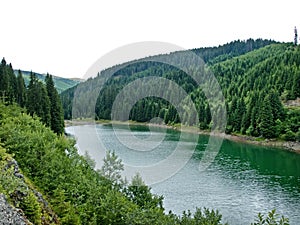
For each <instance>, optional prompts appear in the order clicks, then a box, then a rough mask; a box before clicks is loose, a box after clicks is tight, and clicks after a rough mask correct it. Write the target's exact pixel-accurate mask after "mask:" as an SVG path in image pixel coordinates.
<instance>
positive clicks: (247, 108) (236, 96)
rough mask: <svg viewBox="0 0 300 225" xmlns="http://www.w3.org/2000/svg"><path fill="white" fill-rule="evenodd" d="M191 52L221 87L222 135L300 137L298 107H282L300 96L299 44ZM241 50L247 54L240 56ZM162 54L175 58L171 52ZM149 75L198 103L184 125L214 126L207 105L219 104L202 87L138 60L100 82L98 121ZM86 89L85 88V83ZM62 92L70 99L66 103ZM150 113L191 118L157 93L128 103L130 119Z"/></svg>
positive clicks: (168, 119)
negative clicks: (224, 116)
mask: <svg viewBox="0 0 300 225" xmlns="http://www.w3.org/2000/svg"><path fill="white" fill-rule="evenodd" d="M270 43H271V44H270ZM268 44H270V45H268ZM265 45H267V46H265ZM260 47H261V48H260ZM253 49H256V50H253ZM251 50H253V51H251ZM194 51H195V52H197V54H199V55H202V56H203V57H204V58H205V60H207V63H208V65H209V69H210V70H211V71H212V72H213V73H214V76H215V77H216V79H217V80H218V82H219V84H220V86H221V89H222V91H223V95H224V97H225V100H226V111H227V126H226V133H233V132H234V133H241V134H247V135H249V136H255V137H263V138H281V139H284V140H288V141H295V140H298V141H299V139H300V130H299V129H300V109H299V107H286V106H284V103H286V102H287V101H291V100H296V99H297V98H299V97H300V49H299V47H295V46H293V45H292V44H280V43H275V44H272V42H271V41H264V40H256V41H253V40H251V39H250V40H248V41H246V42H240V41H237V42H232V43H230V44H228V45H225V46H219V47H218V48H207V49H199V50H194ZM245 52H247V53H246V54H243V53H245ZM239 54H241V55H239ZM236 55H238V56H236ZM233 56H236V57H233ZM158 57H160V56H158ZM165 57H166V58H168V59H169V60H173V59H176V60H177V58H175V57H174V56H173V55H172V54H170V55H167V56H165ZM154 59H155V58H154ZM102 74H105V71H104V72H103V73H101V74H100V75H99V76H98V77H97V78H95V79H92V80H89V84H92V83H94V84H95V83H96V81H97V79H101V77H102ZM148 76H158V77H163V78H166V79H168V80H171V81H174V82H176V83H177V84H178V85H180V86H181V87H182V88H183V89H184V90H185V91H186V92H187V93H188V94H189V96H190V97H191V99H192V100H193V102H194V104H195V106H196V109H197V112H198V118H199V121H198V122H197V123H196V124H195V123H194V124H186V125H193V126H199V127H200V129H210V128H211V127H212V125H213V124H212V123H213V121H212V120H213V118H212V115H211V107H217V106H216V105H217V104H216V103H213V104H212V103H211V102H208V100H207V98H206V96H205V94H204V93H205V92H204V91H203V89H202V87H198V85H196V83H195V81H193V79H192V78H191V77H190V76H188V75H187V74H185V72H183V71H181V70H179V69H177V68H175V67H173V66H170V65H166V64H163V63H159V62H153V61H150V62H148V61H147V62H140V61H138V60H137V61H136V62H134V63H132V64H129V65H127V66H125V67H124V68H121V69H119V70H116V72H115V73H114V75H113V76H112V77H111V78H110V79H109V80H108V81H106V83H105V84H104V85H103V88H102V89H101V91H100V94H99V96H98V98H97V101H96V106H95V114H96V116H95V117H96V119H108V120H109V119H111V109H112V105H113V103H114V100H115V98H116V96H117V95H118V93H119V92H120V90H122V89H123V88H124V87H125V86H126V85H127V84H129V83H130V82H132V81H134V80H136V79H138V78H142V77H148ZM208 83H209V81H208ZM140 88H142V87H140ZM153 88H156V86H153ZM84 89H85V90H87V87H85V88H84ZM74 90H76V88H74V89H72V90H69V91H67V92H65V93H63V94H62V99H63V104H64V105H65V106H67V109H65V115H67V116H68V117H67V118H70V117H71V116H72V113H71V111H70V109H72V106H71V103H72V97H73V96H72V93H74V92H73V91H74ZM139 91H142V90H138V89H137V90H136V92H137V93H138V92H139ZM164 91H165V93H166V94H165V95H166V96H174V95H176V93H174V90H173V89H172V87H165V88H164ZM132 95H134V93H132ZM66 96H69V97H70V98H68V99H67V100H68V101H65V100H66ZM80 97H83V95H80ZM81 102H82V101H81ZM217 110H222V109H217ZM84 116H85V115H84V113H83V114H81V117H84ZM154 117H160V118H162V119H163V120H164V122H165V123H166V124H174V123H179V122H181V121H190V120H189V119H184V120H183V119H182V118H179V115H178V113H177V111H176V110H175V107H174V106H173V105H171V104H170V103H169V102H167V101H165V100H163V99H160V98H157V97H147V98H145V99H141V100H140V101H138V102H137V103H136V104H135V105H134V106H133V107H132V109H131V112H130V115H129V119H130V120H134V121H139V122H146V121H149V120H150V119H151V118H154ZM192 121H193V120H192Z"/></svg>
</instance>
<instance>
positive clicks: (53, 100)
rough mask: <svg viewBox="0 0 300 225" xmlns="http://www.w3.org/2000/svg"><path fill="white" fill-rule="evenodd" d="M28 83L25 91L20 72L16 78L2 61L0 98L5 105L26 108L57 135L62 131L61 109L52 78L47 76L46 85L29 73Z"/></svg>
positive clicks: (9, 67)
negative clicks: (15, 104)
mask: <svg viewBox="0 0 300 225" xmlns="http://www.w3.org/2000/svg"><path fill="white" fill-rule="evenodd" d="M29 76H30V81H29V84H28V89H26V86H25V82H24V79H23V75H22V72H21V71H20V70H19V71H18V73H17V77H16V75H15V73H14V71H13V68H12V65H11V64H9V65H7V64H6V61H5V59H4V58H3V59H2V62H1V65H0V97H1V99H2V102H4V103H5V104H14V103H17V104H18V105H20V106H21V107H26V109H27V111H28V113H29V114H30V115H31V116H33V115H36V116H38V117H40V118H41V121H42V122H43V123H44V124H45V125H46V126H48V127H51V129H52V130H53V131H54V132H55V133H57V134H62V133H63V131H64V119H63V109H62V105H61V101H60V97H59V95H58V93H57V91H56V89H55V87H54V82H53V78H52V76H50V75H49V74H47V76H46V78H45V82H46V85H44V83H42V82H41V81H40V80H39V79H38V78H37V76H36V74H34V73H32V72H30V74H29Z"/></svg>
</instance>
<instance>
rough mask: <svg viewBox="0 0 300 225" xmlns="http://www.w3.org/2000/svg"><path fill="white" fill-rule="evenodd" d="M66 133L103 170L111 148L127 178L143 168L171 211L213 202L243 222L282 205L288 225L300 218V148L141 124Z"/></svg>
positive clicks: (231, 218) (229, 218)
mask: <svg viewBox="0 0 300 225" xmlns="http://www.w3.org/2000/svg"><path fill="white" fill-rule="evenodd" d="M66 131H67V132H68V133H70V134H72V135H74V136H75V137H76V139H77V147H78V150H79V153H80V154H84V153H85V152H86V151H87V152H88V154H89V155H90V156H91V157H92V158H93V159H94V160H95V161H96V164H97V168H100V167H101V165H102V159H103V157H104V156H105V150H106V149H108V150H112V151H115V152H116V154H117V155H118V156H119V157H120V158H121V159H122V161H123V163H124V165H125V167H126V169H125V172H124V175H125V176H126V177H127V178H128V179H129V180H130V177H132V176H133V174H134V173H135V172H136V171H140V173H141V175H142V177H144V178H146V179H145V181H146V182H147V183H148V184H150V186H151V188H152V192H153V193H155V194H158V195H163V196H164V207H165V209H166V212H168V211H169V210H172V211H173V212H174V213H177V214H181V213H182V211H184V210H188V209H190V210H191V211H194V210H195V208H196V207H207V208H211V209H218V210H219V211H220V213H221V214H222V215H223V221H224V222H229V224H232V225H235V224H238V225H240V224H250V223H251V222H254V220H255V218H256V215H257V214H258V212H262V213H266V212H268V211H270V210H272V209H274V208H276V210H277V213H279V214H283V215H284V216H286V217H288V218H289V219H290V224H295V225H298V224H300V154H296V153H293V152H289V151H285V150H282V149H278V148H271V147H263V146H255V145H250V144H245V143H236V142H233V141H229V140H226V139H224V140H223V142H222V139H220V140H218V138H216V137H214V138H213V139H209V136H206V135H199V136H198V135H196V136H195V135H193V134H188V133H181V132H178V131H176V130H172V129H165V128H160V127H151V128H149V127H148V126H140V125H131V126H130V128H129V129H128V127H127V126H125V125H118V126H117V125H113V126H112V125H82V126H73V127H67V128H66ZM209 141H211V142H209ZM221 143H222V144H221ZM219 145H220V148H219ZM208 146H216V148H218V149H216V151H215V152H214V150H210V149H208ZM207 156H210V158H209V157H208V158H209V160H208V161H205V162H204V161H203V160H204V158H207ZM203 165H204V166H203ZM201 168H202V169H201Z"/></svg>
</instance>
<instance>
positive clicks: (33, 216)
mask: <svg viewBox="0 0 300 225" xmlns="http://www.w3.org/2000/svg"><path fill="white" fill-rule="evenodd" d="M20 207H21V209H23V211H24V213H25V215H26V217H27V218H28V219H29V220H30V221H31V222H32V223H34V224H37V225H39V224H41V222H42V220H41V217H42V209H41V206H40V204H39V203H38V200H37V198H36V197H35V195H34V194H33V193H32V192H29V193H28V194H27V196H26V197H25V198H24V200H23V201H22V202H21V204H20Z"/></svg>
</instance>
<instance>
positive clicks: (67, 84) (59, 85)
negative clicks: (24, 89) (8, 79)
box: [14, 70, 83, 93]
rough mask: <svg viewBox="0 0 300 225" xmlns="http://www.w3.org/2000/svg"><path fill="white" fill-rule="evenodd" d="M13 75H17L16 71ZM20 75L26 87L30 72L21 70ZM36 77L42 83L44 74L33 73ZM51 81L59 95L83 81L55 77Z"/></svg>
mask: <svg viewBox="0 0 300 225" xmlns="http://www.w3.org/2000/svg"><path fill="white" fill-rule="evenodd" d="M14 72H15V74H16V75H17V74H18V70H14ZM21 72H22V75H23V77H24V81H25V84H26V85H28V84H29V80H30V73H31V72H30V71H23V70H21ZM35 74H36V77H37V78H38V79H40V80H42V81H45V77H46V75H45V74H40V73H35ZM53 81H54V84H55V87H56V89H57V91H58V93H61V92H63V91H65V90H67V89H69V88H71V87H74V86H76V85H77V84H79V83H80V82H82V81H83V80H81V79H79V78H63V77H57V76H53Z"/></svg>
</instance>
